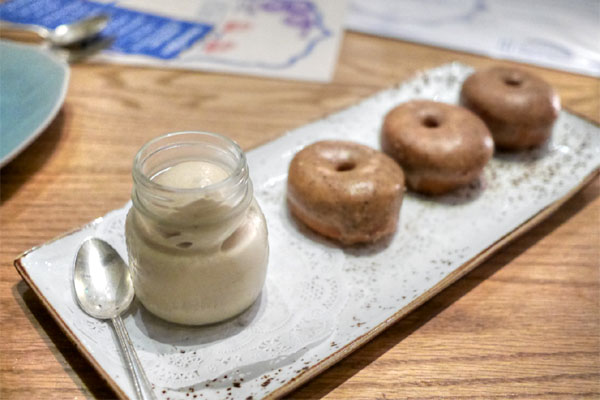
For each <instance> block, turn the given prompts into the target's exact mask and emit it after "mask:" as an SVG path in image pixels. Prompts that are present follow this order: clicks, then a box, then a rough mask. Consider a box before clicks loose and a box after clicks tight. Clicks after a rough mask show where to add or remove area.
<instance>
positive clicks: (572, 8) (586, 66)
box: [346, 0, 600, 76]
mask: <svg viewBox="0 0 600 400" xmlns="http://www.w3.org/2000/svg"><path fill="white" fill-rule="evenodd" d="M346 27H347V28H349V29H352V30H355V31H359V32H364V33H370V34H374V35H379V36H387V37H392V38H397V39H403V40H408V41H411V42H417V43H423V44H429V45H433V46H439V47H446V48H450V49H454V50H460V51H466V52H470V53H476V54H482V55H486V56H489V57H494V58H502V59H508V60H514V61H520V62H526V63H531V64H537V65H541V66H544V67H550V68H555V69H561V70H564V71H570V72H575V73H580V74H585V75H591V76H600V2H599V1H598V0H577V1H572V0H528V1H519V0H445V1H442V0H402V1H386V0H369V1H362V0H351V1H350V2H349V7H348V15H347V19H346Z"/></svg>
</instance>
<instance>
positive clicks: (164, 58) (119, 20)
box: [0, 0, 346, 82]
mask: <svg viewBox="0 0 600 400" xmlns="http://www.w3.org/2000/svg"><path fill="white" fill-rule="evenodd" d="M345 9H346V1H345V0H338V1H327V0H172V1H169V2H164V1H157V0H153V1H145V0H119V1H110V2H109V1H81V0H36V1H32V0H9V1H7V2H5V3H3V4H0V19H1V20H4V21H8V22H12V23H20V24H35V25H40V26H43V27H46V28H49V29H53V28H55V27H56V26H58V25H60V24H66V23H70V22H74V21H77V20H81V19H83V18H86V17H89V16H92V15H97V14H100V13H102V14H106V15H109V16H110V21H109V23H108V26H107V27H106V28H105V29H104V31H103V32H102V35H106V36H110V37H114V38H115V40H114V42H113V43H112V44H111V46H110V47H109V48H108V49H107V50H106V51H104V52H102V53H101V54H99V55H98V56H96V57H94V60H95V61H103V62H114V63H122V64H132V65H142V66H155V67H170V68H185V69H192V70H208V71H214V72H228V73H238V74H249V75H260V76H266V77H274V78H284V79H298V80H312V81H321V82H326V81H330V80H331V78H332V76H333V72H334V68H335V65H336V63H337V55H338V51H339V43H340V39H341V37H342V34H343V24H344V11H345Z"/></svg>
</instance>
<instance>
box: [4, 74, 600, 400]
mask: <svg viewBox="0 0 600 400" xmlns="http://www.w3.org/2000/svg"><path fill="white" fill-rule="evenodd" d="M472 71H473V70H472V69H471V68H470V67H467V66H464V65H461V64H448V65H444V66H441V67H439V68H436V69H433V70H429V71H427V72H424V73H422V74H421V75H420V76H418V77H416V78H415V79H412V80H410V81H408V82H406V83H404V84H401V85H399V86H397V87H394V88H391V89H388V90H385V91H382V92H380V93H378V94H375V95H374V96H372V97H370V98H368V99H366V100H364V101H362V102H361V103H359V104H357V105H355V106H352V107H350V108H348V109H346V110H343V111H341V112H338V113H336V114H334V115H331V116H329V117H326V118H324V119H322V120H319V121H316V122H314V123H311V124H308V125H306V126H303V127H301V128H298V129H296V130H294V131H292V132H290V133H288V134H286V135H284V136H283V137H281V138H279V139H277V140H275V141H273V142H271V143H269V144H266V145H264V146H262V147H260V148H258V149H255V150H252V151H250V152H249V153H248V163H249V166H250V171H251V175H252V180H253V182H254V187H255V195H256V197H257V199H258V201H259V203H260V205H261V207H262V208H263V211H264V213H265V216H266V218H267V221H268V226H269V244H270V248H271V254H270V261H269V272H268V277H267V283H266V287H265V290H264V291H263V293H262V295H261V297H260V299H259V300H258V301H257V302H256V304H254V305H253V306H252V307H251V308H250V309H249V310H247V311H246V312H244V313H243V314H242V315H241V316H239V317H237V318H235V319H233V320H231V321H227V322H225V323H223V324H217V325H212V326H208V327H195V328H194V327H184V326H178V325H173V324H169V323H166V322H164V321H161V320H159V319H157V318H156V317H153V316H152V315H150V314H149V313H148V312H147V311H145V310H144V309H143V307H142V306H140V305H139V304H137V303H134V305H133V307H132V308H131V309H130V310H129V312H128V313H127V315H126V316H125V324H126V326H127V328H128V330H129V332H130V335H131V337H132V340H133V342H134V345H135V347H136V349H137V351H138V353H139V355H140V358H141V360H142V362H143V364H144V365H145V367H146V369H147V373H148V376H149V379H150V381H151V382H152V383H153V386H154V389H155V393H156V395H157V396H158V398H159V399H167V398H168V399H193V398H197V399H217V398H218V399H259V398H264V397H278V396H281V395H283V394H285V393H288V392H289V391H291V390H292V389H294V388H295V387H297V386H299V385H300V384H302V383H304V382H306V381H307V380H308V379H310V378H311V377H313V376H315V375H316V374H318V373H319V372H321V371H323V370H324V369H326V368H328V367H329V366H331V365H333V364H334V363H335V362H337V361H339V360H340V359H342V358H343V357H344V356H346V355H347V354H349V353H350V352H351V351H353V350H354V349H356V348H357V347H359V346H360V345H362V344H364V343H365V342H367V341H368V340H370V339H371V338H372V337H373V336H375V335H376V334H378V333H379V332H381V331H382V330H383V329H385V327H387V326H389V325H390V324H392V323H393V322H395V321H397V320H398V319H400V318H401V317H403V316H404V315H406V314H407V313H408V312H410V311H411V310H413V309H414V308H416V307H417V306H419V305H420V304H422V303H423V302H425V301H426V300H428V299H429V298H431V297H432V296H434V295H435V294H436V293H438V292H439V291H441V290H442V289H444V288H445V287H447V286H448V285H450V284H451V283H452V282H454V281H456V280H457V279H458V278H460V277H461V276H462V275H464V274H465V273H467V272H468V271H470V270H471V269H473V268H474V267H475V266H477V265H478V264H480V263H481V262H482V261H483V260H484V259H485V258H486V257H488V256H489V255H491V254H492V253H493V252H494V251H496V250H497V249H499V248H500V247H501V246H502V245H504V244H506V243H507V242H508V241H510V240H512V239H514V238H515V237H517V236H518V235H519V234H520V233H522V232H524V231H525V230H526V229H528V228H530V227H531V226H533V225H535V224H536V223H538V222H539V221H541V219H543V218H544V217H545V216H547V215H549V214H550V213H551V212H553V211H554V210H556V209H557V208H558V207H559V206H560V205H561V204H562V203H564V202H565V201H566V200H567V199H568V198H569V197H571V196H572V195H573V194H574V193H576V192H577V191H578V190H579V189H581V188H582V187H583V186H584V185H585V184H587V183H589V182H590V181H591V180H592V179H593V178H594V177H595V176H597V174H598V171H599V166H600V129H599V128H598V127H597V126H595V125H594V124H592V123H590V122H587V121H585V120H583V119H581V118H579V117H577V116H575V115H572V114H570V113H568V112H565V111H563V112H561V114H560V117H559V119H558V121H557V122H556V125H555V128H554V131H553V136H552V139H551V140H550V142H549V143H548V144H547V145H546V146H544V147H543V148H540V149H536V150H532V151H527V152H522V153H518V154H502V153H500V154H496V155H495V156H494V158H493V159H492V161H491V162H490V163H489V165H488V166H487V167H486V168H485V171H484V173H483V176H482V177H481V179H480V180H479V181H478V182H475V183H474V184H472V185H470V186H469V187H466V188H463V189H460V190H459V191H457V192H456V193H453V194H451V195H446V196H443V197H437V198H428V197H423V196H419V195H415V194H412V193H408V194H407V195H406V197H405V199H404V204H403V205H402V210H401V216H400V224H399V227H398V231H397V233H396V234H395V235H394V236H393V237H392V238H391V239H390V240H388V241H386V242H385V243H379V244H376V245H372V246H363V247H352V248H340V247H339V246H337V245H336V244H334V243H332V242H329V241H327V240H324V239H322V238H320V237H318V236H316V235H314V234H312V233H311V232H309V231H308V230H307V229H306V228H304V227H303V226H301V225H300V224H297V223H296V222H295V221H294V220H293V218H291V217H290V216H289V214H288V211H287V209H286V206H285V184H286V176H287V168H288V164H289V162H290V160H291V158H292V157H293V155H294V154H295V153H296V152H297V151H298V150H300V149H301V148H303V147H304V146H306V145H308V144H310V143H312V142H314V141H317V140H321V139H331V138H338V139H345V140H353V141H356V142H360V143H363V144H366V145H369V146H372V147H374V148H379V131H380V128H381V123H382V119H383V117H384V115H385V114H386V113H387V112H388V111H389V110H390V109H391V108H393V107H394V106H396V105H397V104H399V103H401V102H404V101H407V100H410V99H414V98H428V99H435V100H437V101H443V102H448V103H456V102H457V98H458V93H459V91H460V87H461V84H462V81H463V80H464V79H465V77H467V76H468V75H469V74H470V73H472ZM128 207H129V205H126V206H125V207H124V208H123V209H120V210H115V211H113V212H111V213H109V214H107V215H106V216H104V217H102V218H99V219H97V220H95V221H93V222H91V223H90V224H88V225H86V226H85V227H83V228H81V229H79V230H77V231H74V232H72V233H69V234H66V235H65V236H63V237H61V238H58V239H56V240H54V241H52V242H49V243H46V244H44V245H42V246H40V247H37V248H35V249H32V250H30V251H28V252H27V253H25V254H24V255H23V256H21V257H20V258H19V259H17V260H16V261H15V266H16V267H17V270H18V271H19V273H20V274H21V275H22V276H23V278H24V279H25V280H26V281H27V283H28V284H29V285H30V286H31V287H32V289H33V290H34V291H35V292H36V293H37V295H38V296H39V297H40V298H41V300H42V301H43V303H44V304H45V305H46V307H47V308H48V309H49V311H50V313H51V314H52V315H53V316H54V317H55V318H56V320H57V321H58V323H59V324H60V325H61V327H62V328H63V329H64V330H65V332H66V333H67V334H68V335H69V336H70V337H71V339H72V340H73V341H74V343H75V344H76V345H77V347H78V348H79V349H80V350H81V352H82V353H83V354H84V355H85V356H86V357H87V358H88V359H89V361H90V362H91V363H92V364H93V365H94V367H95V368H97V370H98V371H99V372H100V374H102V375H103V376H104V377H105V378H106V379H107V381H108V382H109V384H110V385H111V386H112V387H113V389H114V390H115V391H116V392H117V393H118V395H119V396H121V397H129V398H134V397H135V396H134V391H133V386H132V384H131V381H130V379H129V376H128V374H127V371H126V370H125V368H124V363H123V361H122V359H121V356H120V353H119V351H118V349H117V347H116V345H115V337H114V336H113V334H112V330H111V329H110V326H109V325H108V323H105V322H99V321H96V320H94V319H93V318H90V317H88V316H87V315H85V314H84V313H83V312H82V311H81V310H80V309H79V308H78V306H77V304H76V302H75V300H74V297H73V292H72V286H71V275H72V269H73V260H74V257H75V254H76V252H77V249H78V247H79V246H80V244H81V243H82V242H83V240H84V239H85V238H87V237H90V236H97V237H101V238H103V239H105V240H107V241H108V242H110V243H111V244H112V245H113V246H114V247H115V248H116V249H117V250H118V251H119V252H120V253H121V255H122V256H123V257H125V259H126V252H127V250H126V247H125V242H124V237H123V224H124V217H125V214H126V212H127V209H128Z"/></svg>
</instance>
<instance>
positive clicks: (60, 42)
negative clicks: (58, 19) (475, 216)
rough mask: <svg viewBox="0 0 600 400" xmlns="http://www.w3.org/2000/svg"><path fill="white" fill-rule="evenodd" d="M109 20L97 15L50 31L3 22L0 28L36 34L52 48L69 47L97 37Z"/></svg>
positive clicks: (41, 27) (34, 26)
mask: <svg viewBox="0 0 600 400" xmlns="http://www.w3.org/2000/svg"><path fill="white" fill-rule="evenodd" d="M108 19H109V18H108V15H104V14H102V15H96V16H94V17H91V18H86V19H82V20H80V21H76V22H73V23H70V24H62V25H59V26H57V27H56V28H54V29H48V28H45V27H43V26H40V25H31V24H16V23H12V22H5V21H2V23H0V28H1V29H10V30H21V31H29V32H34V33H36V34H38V35H39V36H40V37H41V38H42V39H44V40H45V41H46V42H48V43H50V44H51V45H52V46H58V47H68V46H72V45H74V44H77V43H81V42H83V41H85V40H86V39H90V38H93V37H94V36H96V35H97V34H98V33H100V31H102V29H104V28H105V27H106V25H107V24H108Z"/></svg>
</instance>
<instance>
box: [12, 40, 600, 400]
mask: <svg viewBox="0 0 600 400" xmlns="http://www.w3.org/2000/svg"><path fill="white" fill-rule="evenodd" d="M453 60H458V61H461V62H464V63H467V64H470V65H473V66H475V67H483V66H487V65H491V64H494V63H497V61H493V60H489V59H486V58H482V57H477V56H472V55H465V54H461V53H457V52H453V51H447V50H440V49H436V48H431V47H426V46H420V45H415V44H410V43H405V42H401V41H393V40H387V39H382V38H377V37H371V36H366V35H361V34H355V33H347V34H346V36H345V38H344V41H343V45H342V50H341V55H340V61H339V65H338V67H337V71H336V74H335V79H334V80H333V82H332V83H330V84H316V83H302V82H287V81H279V80H267V79H258V78H248V77H238V76H229V75H227V76H225V75H216V74H206V73H200V72H187V71H172V70H158V69H143V68H131V67H122V66H114V65H76V66H73V69H72V75H71V83H70V88H69V92H68V95H67V99H66V103H65V105H64V107H63V109H62V111H61V112H60V113H59V115H58V118H56V120H55V121H54V122H53V123H52V125H51V126H50V128H49V129H48V130H47V131H46V132H45V133H44V134H43V135H42V136H41V137H40V138H39V139H38V140H36V141H35V143H33V145H31V146H30V147H29V148H28V149H27V150H26V151H24V152H23V153H22V154H21V155H20V156H18V157H17V158H16V159H15V160H14V161H13V162H11V163H10V164H8V165H7V166H6V167H4V168H3V169H2V171H1V173H2V175H1V196H2V205H1V218H2V220H1V223H0V226H1V234H2V236H1V242H0V244H1V245H0V257H1V268H0V338H1V340H0V398H1V399H17V398H18V399H49V398H64V399H66V398H71V399H72V398H82V397H98V398H113V397H114V396H115V395H114V393H113V392H112V391H111V389H110V388H109V387H108V386H107V384H106V383H105V382H104V381H103V380H102V379H101V378H100V376H99V375H98V373H96V372H95V370H94V369H93V368H92V367H91V366H90V364H89V363H88V362H87V361H86V360H85V359H83V357H82V356H81V355H80V354H79V353H78V352H77V350H76V349H75V347H74V346H73V345H72V344H71V343H70V342H69V341H68V340H67V339H66V338H65V336H64V335H63V333H62V332H61V331H60V329H59V328H58V326H57V325H56V323H55V322H54V321H53V320H52V318H51V317H50V315H49V314H48V312H46V310H45V309H44V308H43V307H42V305H41V303H40V301H39V300H38V299H37V298H36V297H35V295H34V294H33V292H32V291H31V290H30V289H29V288H28V287H27V285H26V284H24V283H23V282H22V281H21V279H20V277H19V275H18V274H17V272H16V271H15V269H14V268H13V266H12V263H13V259H14V258H15V257H16V256H17V255H18V254H19V253H21V252H22V251H24V250H27V249H29V248H30V247H32V246H35V245H38V244H41V243H43V242H45V241H47V240H49V239H51V238H53V237H55V236H57V235H59V234H61V233H62V232H64V231H67V230H71V229H72V228H74V227H77V226H80V225H82V224H84V223H86V222H88V221H90V220H91V219H93V218H96V217H98V216H100V215H103V214H104V213H106V212H107V211H109V210H111V209H114V208H117V207H120V206H122V205H123V204H124V203H125V202H126V201H127V200H128V199H129V194H130V190H131V178H130V172H131V163H132V159H133V156H134V154H135V153H136V151H137V150H138V148H139V147H140V146H141V145H142V144H143V143H145V142H146V141H147V140H149V139H151V138H153V137H155V136H158V135H160V134H162V133H166V132H174V131H180V130H204V131H212V132H220V133H224V134H226V135H229V136H230V137H232V138H234V139H235V140H237V141H238V142H239V143H240V144H241V146H242V147H243V148H244V149H246V150H249V149H251V148H253V147H256V146H259V145H260V144H262V143H265V142H267V141H270V140H272V139H275V138H276V137H278V136H280V135H281V134H283V133H284V132H286V131H287V130H290V129H292V128H295V127H298V126H300V125H303V124H305V123H307V122H309V121H313V120H315V119H318V118H320V117H322V116H324V115H327V114H329V113H331V112H333V111H336V110H339V109H341V108H343V107H346V106H349V105H351V104H353V103H356V102H357V101H358V100H360V99H362V98H364V97H366V96H369V95H371V94H373V93H375V92H377V91H379V90H381V89H383V88H386V87H388V86H391V85H393V84H394V83H397V82H400V81H402V80H405V79H407V78H410V77H411V76H412V75H414V74H415V73H416V72H417V71H419V70H421V69H424V68H430V67H434V66H437V65H440V64H442V63H446V62H449V61H453ZM524 68H525V69H527V70H531V71H535V72H537V73H539V74H540V75H541V76H543V77H544V78H545V79H546V80H548V81H549V82H551V83H552V84H553V85H554V86H555V87H556V88H557V89H558V91H559V92H560V95H561V97H562V101H563V105H564V106H565V107H567V108H569V109H571V110H573V111H575V112H577V113H579V114H581V115H583V116H585V117H587V118H590V119H593V120H595V121H599V120H600V116H599V114H598V110H599V109H600V95H599V89H600V86H599V82H598V80H595V79H592V78H587V77H583V76H577V75H571V74H566V73H562V72H558V71H551V70H545V69H540V68H534V67H531V66H524ZM599 191H600V182H599V181H598V180H596V181H594V182H593V183H592V184H591V185H590V186H588V187H587V188H585V189H584V190H583V191H581V192H580V193H579V194H577V195H576V196H575V197H574V198H573V199H572V200H570V201H569V202H567V203H566V204H565V205H564V206H563V207H562V208H560V209H559V210H558V212H556V213H555V214H554V215H552V216H551V217H549V218H548V219H547V220H546V221H544V222H543V223H541V224H540V225H539V226H537V227H536V228H534V229H533V230H531V231H530V232H528V233H526V234H525V235H523V236H522V237H521V238H519V239H518V240H516V241H515V242H513V243H512V244H510V245H508V246H507V247H505V248H504V249H502V250H501V251H499V252H498V253H497V254H496V255H495V256H493V257H492V258H491V259H490V260H488V261H487V262H485V263H484V264H483V265H482V266H480V267H479V268H477V269H476V270H474V271H473V272H471V273H470V274H468V275H467V276H466V277H464V278H463V279H461V280H460V281H458V282H457V283H455V284H454V285H452V286H451V287H450V288H448V289H446V290H445V291H443V292H442V293H441V294H439V295H438V296H436V297H434V298H433V299H432V300H430V301H429V302H427V303H426V304H425V305H424V306H422V307H421V308H420V309H418V310H417V311H416V312H414V313H412V314H410V315H409V316H408V317H407V318H405V319H404V320H402V321H400V322H399V323H397V324H395V325H394V326H392V327H391V328H390V329H388V330H387V331H386V332H384V333H383V334H381V335H380V336H378V337H377V338H375V339H374V340H373V341H372V342H370V343H369V344H367V345H366V346H365V347H363V348H362V349H360V350H358V351H357V352H355V353H354V354H352V355H351V356H349V357H348V358H347V359H345V360H343V361H342V362H340V363H339V364H337V365H336V366H335V367H333V368H331V369H330V370H328V371H326V372H325V373H323V374H322V375H320V376H318V377H317V378H315V379H314V380H313V381H311V382H310V383H308V384H306V385H305V386H303V387H301V388H300V389H299V390H297V391H296V392H294V393H292V394H291V395H290V397H293V398H321V397H325V398H331V399H348V398H353V399H360V398H365V399H367V398H368V399H374V398H379V399H399V398H437V397H452V398H480V397H483V398H495V397H500V398H508V397H509V398H521V397H527V398H543V399H548V398H574V397H595V398H597V397H598V396H600V310H599V307H600V306H599V305H600V286H599V283H600V269H599V266H600V265H599V260H600V218H599V217H600V216H599V214H600V197H599Z"/></svg>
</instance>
